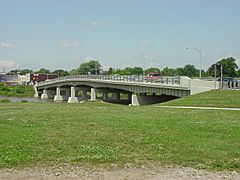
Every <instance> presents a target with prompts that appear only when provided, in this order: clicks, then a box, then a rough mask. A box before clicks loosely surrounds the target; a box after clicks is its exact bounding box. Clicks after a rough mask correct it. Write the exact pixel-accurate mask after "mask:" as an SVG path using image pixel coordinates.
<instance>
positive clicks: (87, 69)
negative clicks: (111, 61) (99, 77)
mask: <svg viewBox="0 0 240 180" xmlns="http://www.w3.org/2000/svg"><path fill="white" fill-rule="evenodd" d="M100 67H101V64H100V63H99V62H98V61H95V60H91V61H89V62H85V63H82V64H80V66H79V74H89V73H90V74H96V70H97V74H99V72H100Z"/></svg>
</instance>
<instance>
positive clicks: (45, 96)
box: [41, 89, 55, 99]
mask: <svg viewBox="0 0 240 180" xmlns="http://www.w3.org/2000/svg"><path fill="white" fill-rule="evenodd" d="M54 96H55V90H49V89H44V90H43V93H42V95H41V99H53V98H54Z"/></svg>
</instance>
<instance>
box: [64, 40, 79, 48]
mask: <svg viewBox="0 0 240 180" xmlns="http://www.w3.org/2000/svg"><path fill="white" fill-rule="evenodd" d="M60 47H62V48H79V47H80V43H79V42H78V41H73V42H62V43H61V45H60Z"/></svg>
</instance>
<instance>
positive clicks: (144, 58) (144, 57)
mask: <svg viewBox="0 0 240 180" xmlns="http://www.w3.org/2000/svg"><path fill="white" fill-rule="evenodd" d="M139 55H140V56H142V57H143V75H144V76H146V73H145V65H146V55H145V54H143V53H139Z"/></svg>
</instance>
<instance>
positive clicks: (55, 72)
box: [51, 69, 69, 77]
mask: <svg viewBox="0 0 240 180" xmlns="http://www.w3.org/2000/svg"><path fill="white" fill-rule="evenodd" d="M51 74H57V75H58V77H63V76H69V72H67V71H64V70H62V69H58V70H54V71H52V73H51Z"/></svg>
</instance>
